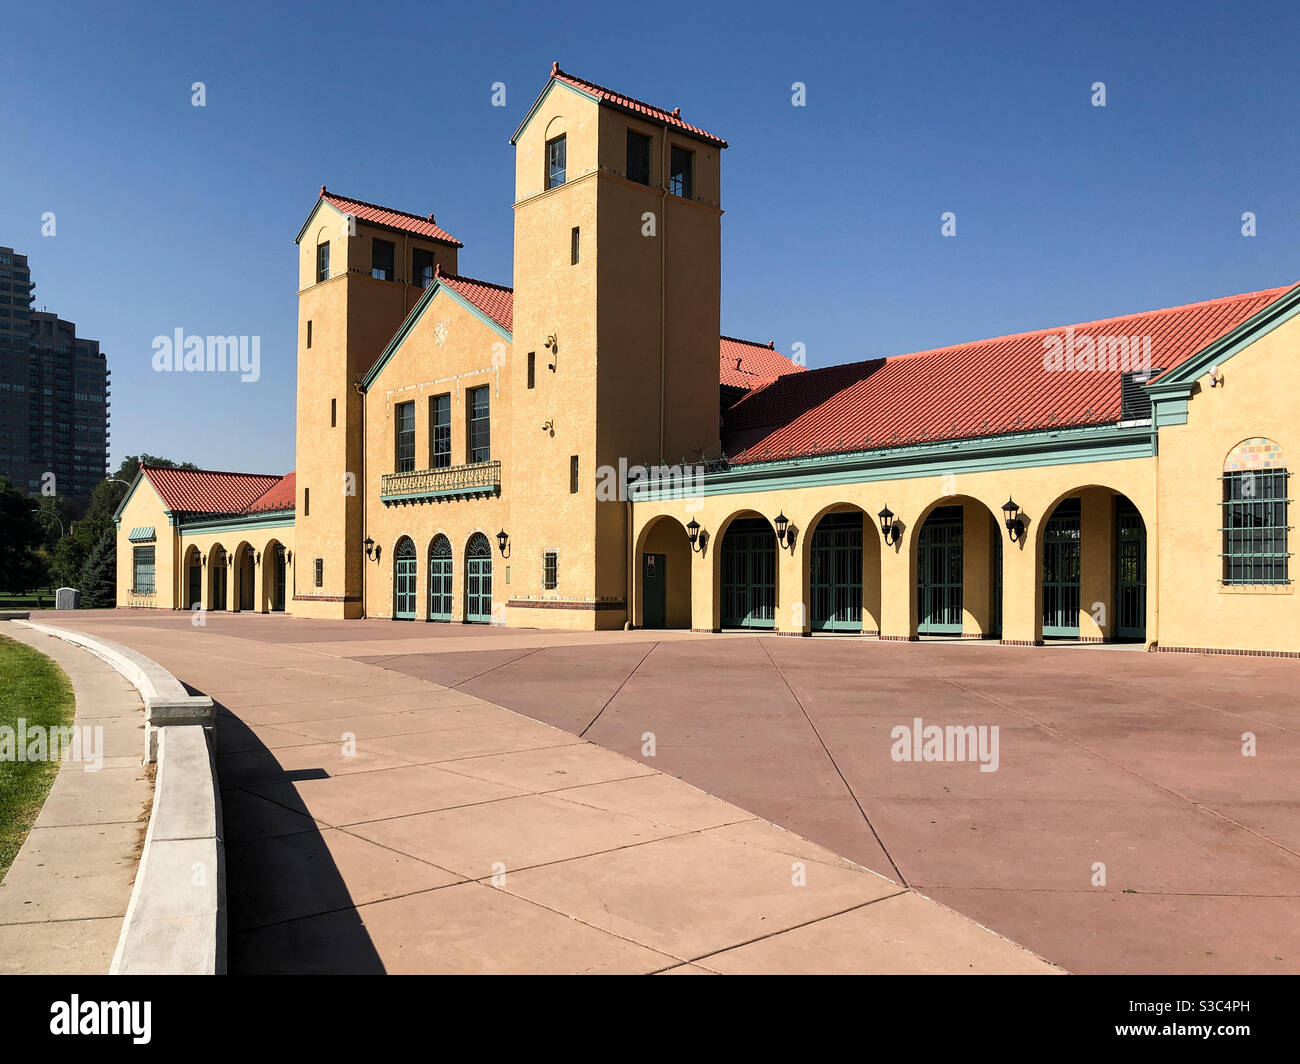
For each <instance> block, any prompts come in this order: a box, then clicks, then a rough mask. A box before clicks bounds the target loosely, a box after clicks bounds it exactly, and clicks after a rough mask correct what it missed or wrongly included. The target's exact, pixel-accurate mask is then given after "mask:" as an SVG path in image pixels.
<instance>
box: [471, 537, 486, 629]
mask: <svg viewBox="0 0 1300 1064" xmlns="http://www.w3.org/2000/svg"><path fill="white" fill-rule="evenodd" d="M491 622H492V547H491V545H490V544H489V543H488V541H487V536H485V535H483V533H482V532H475V533H474V535H473V537H472V538H471V539H470V541H469V545H468V546H467V547H466V548H465V623H466V624H490V623H491Z"/></svg>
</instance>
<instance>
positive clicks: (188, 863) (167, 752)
mask: <svg viewBox="0 0 1300 1064" xmlns="http://www.w3.org/2000/svg"><path fill="white" fill-rule="evenodd" d="M12 623H14V624H18V625H22V626H23V627H25V628H32V629H35V630H37V631H40V632H44V633H45V634H46V635H51V636H54V637H56V638H58V639H63V640H66V641H67V642H69V643H72V644H74V645H75V646H79V647H81V648H83V649H84V650H87V651H89V652H90V653H92V654H94V655H95V656H96V657H99V658H101V659H102V660H104V661H105V662H107V663H108V664H109V665H111V666H112V667H113V668H114V669H116V670H117V671H118V672H119V673H121V674H122V675H123V676H125V677H126V679H127V680H128V681H130V683H131V684H132V685H133V686H134V687H135V688H136V689H137V690H138V691H139V692H140V697H141V699H142V700H143V701H144V704H145V711H146V714H147V716H148V724H147V726H146V729H145V731H146V737H145V757H144V760H145V762H146V763H148V762H151V761H157V764H158V773H157V778H156V779H155V782H154V797H153V810H152V812H151V813H150V816H149V829H148V831H147V833H146V835H145V842H144V850H143V852H142V853H141V855H140V866H139V868H138V869H137V870H136V876H135V885H134V886H133V887H132V889H131V900H130V902H129V903H128V905H127V910H126V916H125V918H124V919H123V921H122V934H121V936H120V937H119V939H118V942H117V949H116V950H115V951H114V954H113V963H112V965H111V967H110V968H109V974H110V975H146V974H148V975H224V974H225V972H226V868H225V846H224V842H223V835H222V827H221V799H220V795H219V792H218V791H217V771H216V763H215V758H214V755H213V750H212V739H211V735H212V728H211V724H212V723H213V721H214V719H215V716H216V709H215V707H214V706H213V703H212V699H211V698H209V697H207V696H206V695H191V694H190V693H189V692H188V691H187V690H186V689H185V687H184V686H183V685H182V684H181V682H180V681H179V680H178V679H176V677H175V676H173V675H172V674H171V673H170V672H168V671H167V670H166V669H164V668H163V667H162V666H161V665H159V664H158V663H157V662H156V661H154V660H153V659H151V658H146V657H145V656H144V655H143V654H140V653H138V652H136V651H134V650H132V649H130V648H129V647H125V646H122V645H121V644H120V643H114V642H112V641H111V640H108V639H100V638H98V637H96V636H90V635H86V634H85V633H82V632H73V631H70V630H68V629H65V628H57V627H54V626H52V625H45V624H34V623H32V622H31V621H14V622H12Z"/></svg>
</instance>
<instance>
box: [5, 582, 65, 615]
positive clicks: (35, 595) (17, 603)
mask: <svg viewBox="0 0 1300 1064" xmlns="http://www.w3.org/2000/svg"><path fill="white" fill-rule="evenodd" d="M47 609H48V610H52V609H54V588H52V587H47V588H42V589H40V590H38V591H29V592H27V593H25V594H22V595H18V594H13V593H11V592H8V591H4V592H0V610H47Z"/></svg>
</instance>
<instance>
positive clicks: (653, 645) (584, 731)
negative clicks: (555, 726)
mask: <svg viewBox="0 0 1300 1064" xmlns="http://www.w3.org/2000/svg"><path fill="white" fill-rule="evenodd" d="M658 646H659V640H657V639H656V640H655V641H654V642H653V643H651V644H650V649H649V650H647V651H646V652H645V653H644V654H642V655H641V660H640V661H638V662H637V663H636V667H635V668H633V670H632V671H631V672H629V673H628V674H627V675H626V676H624V677H623V682H622V683H621V684H619V685H618V688H617V689H616V690H615V691H614V693H613V694H612V695H610V696H609V697H608V698H607V699H605V704H604V705H602V706H601V707H600V709H599V710H597V711H596V715H595V716H594V717H592V718H591V723H589V724H588V725H587V726H586V727H585V728H583V729H582V731H580V732H578V738H579V739H585V738H586V737H587V732H589V731H591V729H592V728H593V727H595V725H596V721H598V720H600V716H601V714H602V713H604V712H605V710H607V709H608V708H609V706H610V703H611V702H613V701H614V699H616V698H617V697H618V696H619V695H620V694H622V693H623V688H624V687H626V686H627V685H628V684H629V683H630V682H631V680H632V677H633V676H635V675H636V671H637V669H639V668H640V667H641V666H642V665H644V664H645V662H646V658H648V657H649V656H650V655H651V654H653V653H654V652H655V650H656V649H657V648H658Z"/></svg>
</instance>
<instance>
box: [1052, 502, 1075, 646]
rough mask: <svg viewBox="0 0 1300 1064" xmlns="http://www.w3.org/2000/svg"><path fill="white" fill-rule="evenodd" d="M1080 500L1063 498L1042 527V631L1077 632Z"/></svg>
mask: <svg viewBox="0 0 1300 1064" xmlns="http://www.w3.org/2000/svg"><path fill="white" fill-rule="evenodd" d="M1081 555H1082V535H1081V532H1080V525H1079V500H1078V499H1064V500H1062V501H1061V503H1060V505H1058V506H1057V507H1056V509H1055V510H1053V511H1052V516H1051V517H1050V518H1048V521H1047V527H1046V528H1045V529H1044V530H1043V635H1045V636H1056V637H1065V638H1069V637H1074V638H1076V639H1077V638H1078V636H1079V560H1080V557H1081Z"/></svg>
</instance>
